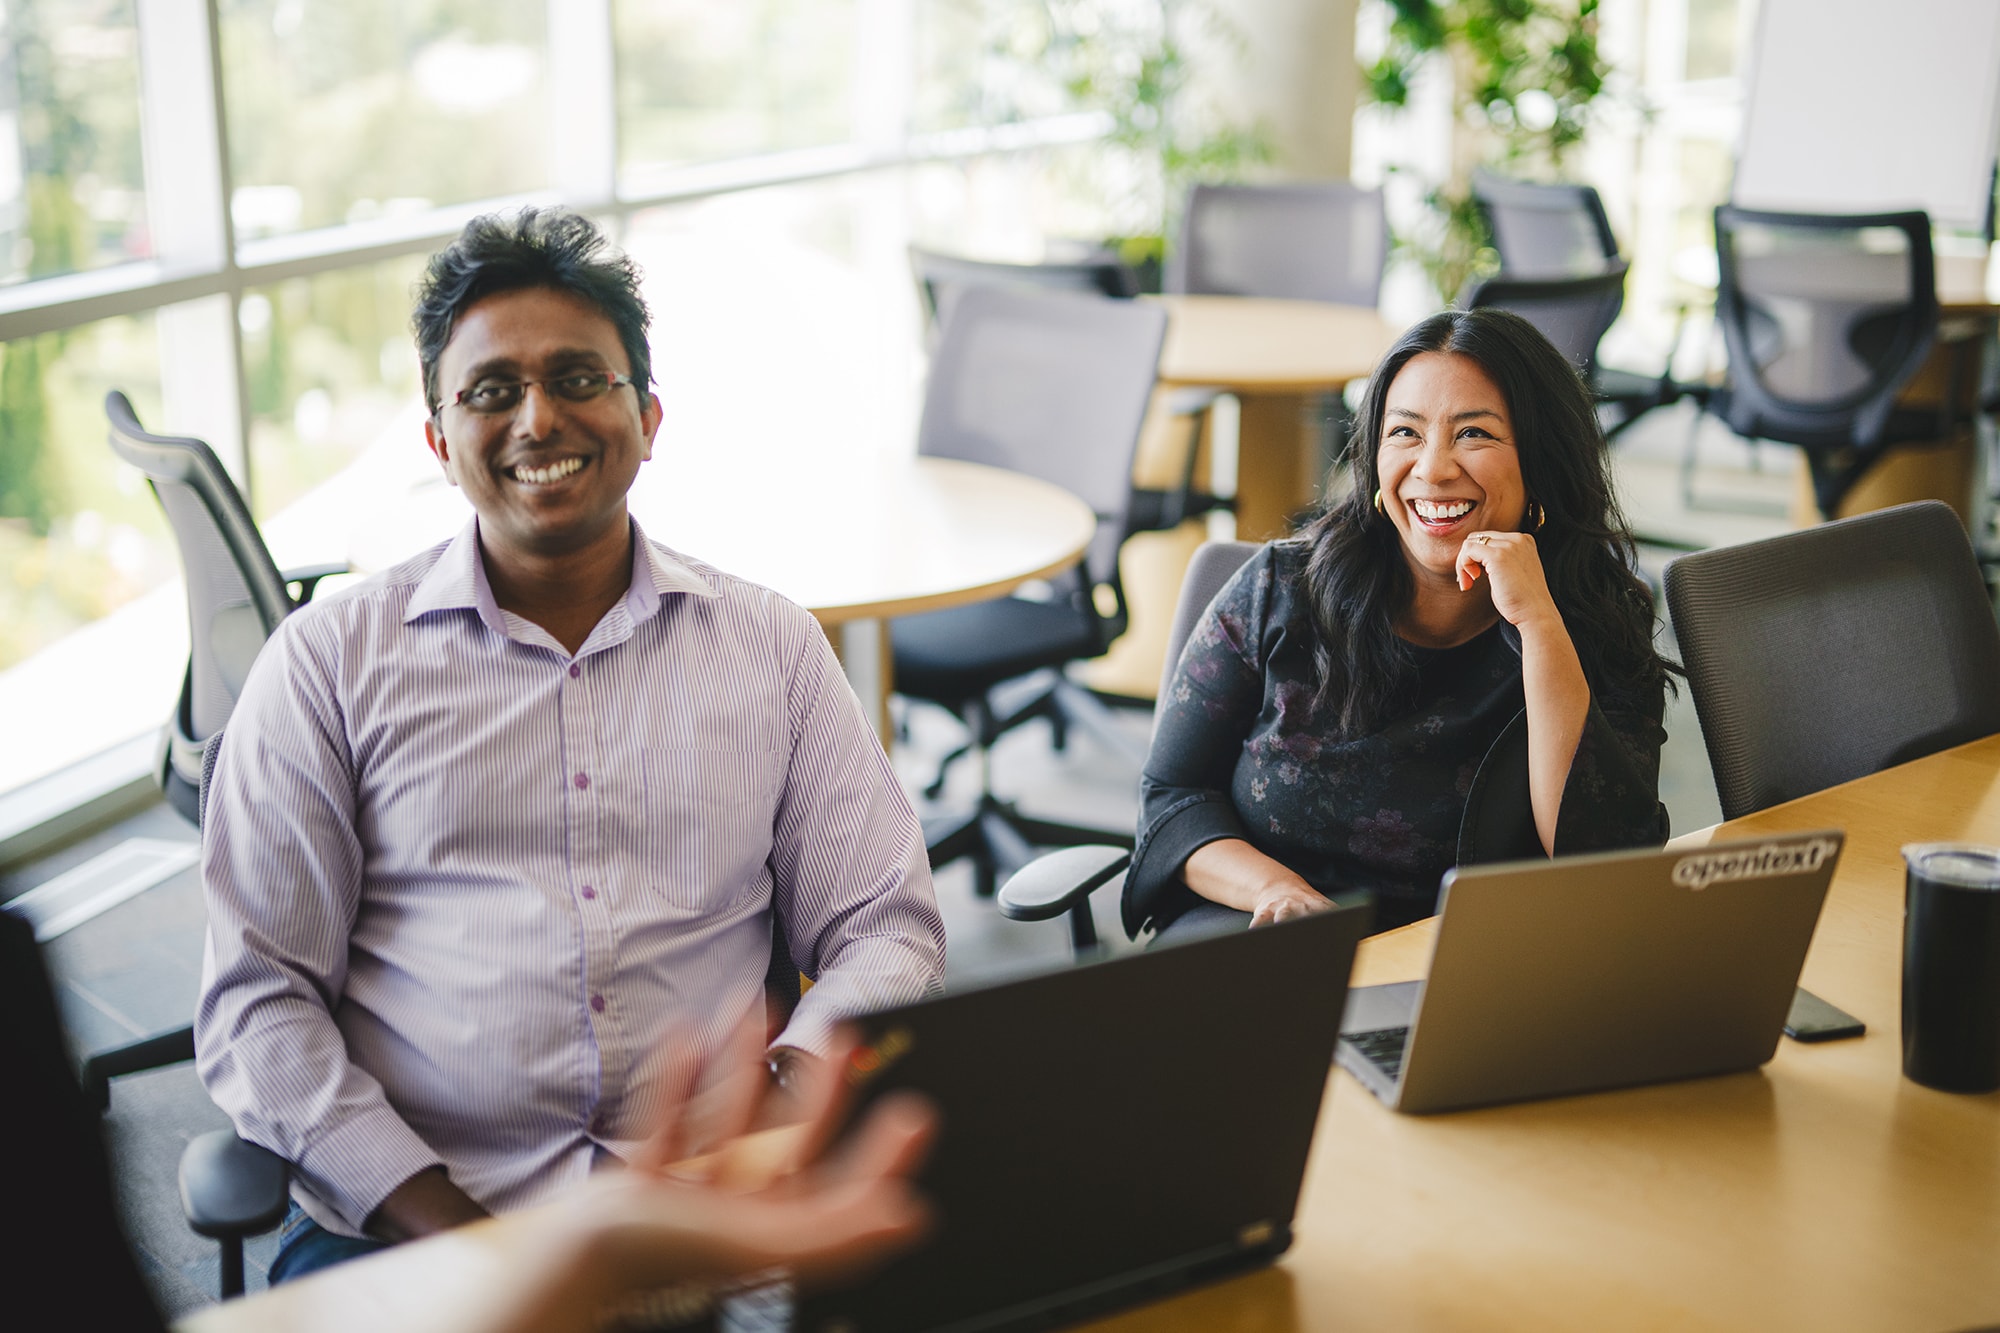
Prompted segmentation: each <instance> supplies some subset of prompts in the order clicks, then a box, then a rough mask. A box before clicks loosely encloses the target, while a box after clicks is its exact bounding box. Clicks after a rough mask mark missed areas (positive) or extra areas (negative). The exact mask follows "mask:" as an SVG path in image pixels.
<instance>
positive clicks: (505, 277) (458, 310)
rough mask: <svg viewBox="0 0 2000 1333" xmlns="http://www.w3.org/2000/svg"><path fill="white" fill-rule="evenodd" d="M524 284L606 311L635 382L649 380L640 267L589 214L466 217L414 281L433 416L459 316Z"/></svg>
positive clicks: (420, 355)
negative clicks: (454, 237) (441, 365)
mask: <svg viewBox="0 0 2000 1333" xmlns="http://www.w3.org/2000/svg"><path fill="white" fill-rule="evenodd" d="M527 287H547V288H551V289H553V290H555V291H559V292H568V293H570V294H571V295H573V296H577V297H581V298H582V299H583V300H585V301H588V302H589V303H590V304H591V305H594V306H596V307H597V308H598V309H599V310H601V311H603V312H604V317H605V318H606V319H608V320H610V321H611V324H612V327H614V328H616V329H617V330H618V341H620V342H621V343H623V344H625V355H626V357H627V359H629V360H630V361H631V363H632V380H633V383H635V384H637V385H638V386H639V387H640V389H641V390H642V391H643V390H645V389H648V388H650V387H651V386H652V383H653V355H652V352H651V350H650V349H649V348H648V346H647V343H646V329H647V326H648V325H650V324H651V323H652V320H653V317H652V315H651V313H650V312H648V311H647V309H646V301H645V298H644V297H642V296H640V295H639V270H638V269H637V268H636V267H635V266H634V265H633V263H632V261H631V260H630V259H628V258H626V257H625V256H624V255H622V254H618V253H616V252H614V251H613V250H612V249H611V245H610V242H608V241H606V240H605V239H604V233H603V232H601V231H599V230H598V229H597V227H596V225H595V224H594V223H592V222H591V221H590V219H589V218H586V217H582V216H580V215H578V214H575V213H572V212H570V211H569V210H568V209H564V208H524V209H522V210H521V211H520V212H518V213H514V214H511V215H509V214H503V213H487V214H484V215H482V216H480V217H476V218H474V219H473V220H472V221H470V222H468V223H466V224H465V230H464V231H462V232H460V233H459V234H458V239H457V240H455V241H453V242H452V243H451V244H450V245H448V246H446V247H445V248H444V249H442V250H440V251H438V252H437V253H436V254H434V255H432V256H431V262H430V266H429V267H428V268H426V269H425V270H424V277H423V281H422V282H420V283H418V284H417V308H416V312H415V313H414V314H413V315H412V316H411V317H410V324H411V327H412V328H413V329H414V330H415V332H416V335H417V360H418V362H419V363H420V364H421V365H422V366H423V372H424V402H425V404H426V405H427V406H428V407H429V408H430V410H431V412H432V414H433V415H435V414H436V413H437V412H438V410H439V409H440V408H441V407H442V406H443V402H442V399H441V396H440V391H439V388H438V382H437V367H438V359H439V358H440V357H442V356H443V355H444V349H445V344H446V343H448V342H450V341H451V334H452V330H453V329H454V328H456V327H457V325H458V320H459V316H461V315H463V314H464V313H465V312H466V311H467V310H469V309H471V308H472V305H473V303H474V302H476V301H478V300H480V299H482V298H483V297H488V296H491V295H493V294H494V293H495V292H508V291H516V290H519V289H521V288H527Z"/></svg>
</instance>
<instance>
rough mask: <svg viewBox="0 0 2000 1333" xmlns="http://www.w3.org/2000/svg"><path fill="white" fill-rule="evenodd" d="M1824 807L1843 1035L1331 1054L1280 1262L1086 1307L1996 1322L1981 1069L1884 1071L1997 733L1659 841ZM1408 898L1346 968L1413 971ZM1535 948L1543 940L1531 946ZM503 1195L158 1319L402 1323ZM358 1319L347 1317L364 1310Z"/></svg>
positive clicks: (1825, 970) (1297, 1316) (1279, 1326)
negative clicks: (1439, 1090) (1523, 1093)
mask: <svg viewBox="0 0 2000 1333" xmlns="http://www.w3.org/2000/svg"><path fill="white" fill-rule="evenodd" d="M1823 827H1830V828H1844V829H1846V830H1847V834H1848V837H1847V848H1846V852H1845V854H1844V855H1843V857H1842V859H1841V864H1840V868H1839V871H1838V873H1837V874H1836V875H1835V876H1834V881H1833V887H1832V889H1831V891H1830V893H1829V896H1828V898H1827V904H1826V909H1825V913H1824V915H1823V916H1822V918H1821V921H1820V925H1819V929H1818V931H1817V933H1816V934H1815V936H1814V939H1813V945H1812V950H1811V952H1810V954H1809V955H1808V957H1807V960H1806V967H1805V977H1804V982H1805V984H1806V985H1807V986H1808V987H1810V988H1811V989H1813V990H1815V991H1817V992H1818V993H1819V994H1821V995H1823V996H1825V997H1826V998H1827V999H1828V1000H1831V1001H1832V1002H1833V1003H1835V1004H1837V1005H1839V1006H1840V1007H1842V1008H1844V1009H1847V1010H1849V1011H1850V1012H1852V1013H1855V1014H1857V1015H1859V1016H1860V1017H1862V1018H1863V1019H1865V1020H1866V1021H1867V1023H1868V1025H1869V1031H1868V1035H1867V1036H1865V1037H1863V1038H1861V1039H1860V1040H1856V1041H1843V1042H1833V1043H1828V1044H1826V1045H1821V1046H1803V1045H1799V1044H1797V1043H1794V1042H1789V1041H1787V1042H1781V1043H1780V1045H1779V1050H1778V1054H1777V1057H1776V1058H1775V1059H1774V1060H1773V1061H1772V1062H1771V1063H1770V1064H1769V1065H1767V1066H1766V1067H1765V1068H1764V1069H1763V1070H1761V1071H1756V1072H1752V1073H1748V1074H1736V1075H1730V1076H1728V1077H1724V1078H1712V1079H1701V1080H1696V1081H1693V1082H1687V1083H1677V1084H1668V1085H1665V1086H1661V1087H1653V1088H1634V1089H1626V1090H1622V1091H1618V1092H1610V1093H1599V1094H1595V1095H1590V1096H1583V1097H1570V1098H1564V1099H1561V1100H1557V1101H1550V1102H1539V1103H1532V1104H1529V1105H1524V1106H1511V1107H1494V1108H1489V1109H1486V1110H1479V1111H1466V1112H1459V1113H1456V1114H1450V1115H1441V1116H1433V1117H1412V1116H1399V1115H1397V1114H1395V1113H1394V1112H1391V1111H1389V1110H1387V1109H1385V1108H1384V1107H1383V1106H1382V1105H1381V1104H1380V1103H1379V1102H1377V1101H1376V1100H1375V1099H1374V1098H1373V1097H1371V1096H1369V1095H1368V1093H1367V1092H1365V1091H1364V1090H1363V1089H1362V1088H1361V1087H1360V1086H1359V1085H1357V1084H1356V1083H1355V1082H1354V1081H1353V1080H1352V1079H1351V1078H1349V1077H1348V1076H1347V1075H1346V1074H1344V1073H1338V1074H1336V1075H1335V1076H1334V1078H1333V1086H1332V1087H1331V1089H1330V1093H1331V1095H1330V1096H1329V1097H1328V1099H1327V1104H1326V1108H1325V1110H1324V1112H1323V1113H1322V1115H1321V1120H1320V1126H1319V1131H1318V1135H1317V1137H1316V1139H1315V1140H1314V1146H1313V1157H1312V1162H1311V1164H1310V1166H1309V1168H1308V1172H1307V1179H1306V1187H1305V1195H1304V1198H1303V1201H1302V1203H1301V1207H1300V1212H1299V1217H1298V1220H1297V1231H1298V1241H1297V1244H1296V1245H1295V1246H1294V1248H1293V1249H1292V1251H1291V1253H1290V1254H1288V1255H1287V1256H1286V1257H1285V1259H1284V1260H1283V1262H1281V1263H1280V1264H1279V1265H1278V1266H1276V1267H1275V1268H1272V1269H1268V1270H1265V1271H1263V1272H1260V1273H1256V1274H1252V1275H1250V1276H1248V1277H1244V1278H1239V1279H1236V1280H1234V1281H1230V1282H1226V1283H1222V1284H1219V1285H1217V1286H1214V1287H1209V1288H1206V1289H1203V1290H1201V1291H1196V1292H1192V1293H1189V1294H1187V1295H1184V1296H1180V1297H1177V1298H1175V1299H1173V1300H1170V1301H1167V1302H1163V1303H1161V1304H1157V1305H1152V1306H1148V1307H1145V1308H1142V1309H1138V1310H1134V1311H1130V1312H1128V1313H1126V1314H1123V1315H1120V1316H1117V1317H1114V1318H1112V1319H1108V1320H1104V1321H1101V1322H1099V1323H1096V1324H1093V1325H1090V1327H1091V1328H1092V1329H1094V1330H1098V1333H1138V1331H1139V1330H1147V1331H1148V1333H1159V1331H1163V1330H1164V1331H1171V1333H1178V1331H1179V1330H1187V1331H1188V1333H1196V1331H1197V1330H1199V1331H1201V1333H1207V1331H1208V1330H1214V1329H1233V1330H1243V1331H1245V1333H1249V1331H1253V1330H1254V1331H1255V1333H1285V1331H1286V1330H1313V1331H1314V1333H1317V1331H1318V1330H1328V1329H1370V1328H1387V1329H1399V1330H1401V1329H1427V1328H1435V1329H1450V1330H1462V1329H1509V1330H1512V1329H1523V1328H1537V1329H1549V1328H1554V1329H1572V1328H1573V1329H1591V1330H1596V1329H1603V1328H1623V1327H1634V1326H1643V1327H1655V1328H1674V1329H1686V1328H1694V1329H1771V1328H1812V1329H1868V1330H1882V1329H1928V1330H1937V1331H1939V1333H1942V1331H1943V1330H1951V1329H1964V1328H1969V1327H1971V1326H1974V1325H1980V1324H1991V1323H1993V1322H1995V1321H2000V1094H1993V1095H1989V1096H1984V1097H1965V1096H1954V1095H1952V1094H1949V1093H1942V1092H1933V1091H1931V1090H1929V1089H1927V1088H1922V1087H1918V1086H1917V1085H1916V1084H1914V1083H1910V1082H1909V1081H1907V1080H1905V1079H1903V1078H1902V1077H1901V1074H1900V1067H1901V1065H1900V1061H1901V1052H1900V1045H1899V1040H1898V1037H1897V1031H1898V1021H1899V1020H1898V1013H1899V1003H1900V1002H1899V975H1900V973H1899V969H1900V962H1899V959H1900V941H1901V931H1902V927H1901V917H1902V882H1903V871H1902V862H1901V859H1900V857H1899V855H1898V849H1899V848H1900V847H1901V846H1902V845H1903V844H1904V843H1906V842H1915V841H1930V840H1943V839H1954V840H1955V839H1966V840H1980V841H1987V842H1996V841H2000V737H1995V738H1991V739H1988V740H1985V741H1979V742H1975V743H1974V744H1971V745H1967V746H1962V747H1960V748H1958V749H1956V750H1950V751H1946V752H1945V753H1943V754H1939V755H1933V756H1931V757H1930V758H1927V759H1921V760H1918V761H1916V762H1915V763H1911V764H1906V765H1903V766H1902V767H1900V768H1896V769H1892V770H1890V771H1888V772H1885V773H1879V774H1876V775H1874V776H1873V777H1868V778H1863V779H1861V780H1860V781H1857V782H1852V783H1848V784H1846V785H1845V786H1842V787H1836V788H1834V789H1832V790H1830V791H1826V792H1821V793H1819V794H1817V795H1814V796H1809V797H1806V798H1804V799H1802V800H1798V801H1793V802H1791V803H1789V804H1787V805H1782V806H1777V807H1775V808H1773V809H1770V810H1766V811H1763V812H1761V813H1759V814H1756V815H1751V816H1749V817H1747V818H1744V819H1740V820H1736V821H1733V822H1731V823H1728V824H1723V825H1720V826H1718V827H1716V828H1714V829H1705V830H1702V831H1700V832H1698V833H1694V834H1690V835H1688V836H1687V837H1686V838H1684V839H1682V841H1683V842H1685V843H1687V844H1690V845H1698V844H1700V843H1703V842H1706V841H1709V840H1711V839H1714V838H1720V837H1730V836H1737V835H1742V836H1750V835H1757V834H1765V833H1774V832H1780V831H1790V830H1802V829H1813V828H1823ZM1432 933H1433V932H1432V928H1431V926H1430V924H1429V923H1419V924H1418V925H1415V926H1411V927H1407V928H1405V929H1403V930H1400V931H1395V932H1392V933H1390V934H1388V935H1384V936H1380V937H1378V938H1376V939H1374V940H1371V941H1369V942H1367V943H1366V944H1364V945H1363V946H1362V952H1361V955H1360V957H1359V959H1358V960H1357V963H1356V969H1355V980H1356V982H1357V984H1362V985H1367V984H1373V983H1376V982H1383V981H1396V980H1405V979H1409V978H1413V977H1417V976H1421V975H1422V974H1423V973H1424V971H1425V970H1426V968H1427V966H1428V960H1429V945H1430V940H1431V938H1432ZM1551 965H1552V966H1556V965H1560V960H1556V959H1552V960H1551ZM511 1234H512V1233H510V1231H509V1228H508V1226H507V1224H506V1222H505V1221H501V1222H494V1223H485V1224H482V1225H481V1226H480V1227H478V1228H474V1229H468V1230H467V1231H464V1232H462V1233H458V1234H455V1235H453V1236H449V1237H444V1238H441V1239H440V1240H437V1241H431V1242H426V1243H425V1244H423V1245H421V1246H411V1247H407V1248H405V1249H402V1250H398V1251H393V1252H391V1253H390V1254H388V1255H385V1256H382V1257H380V1258H377V1259H372V1260H368V1261H366V1262H364V1263H361V1264H358V1265H355V1266H353V1267H351V1268H348V1269H344V1270H337V1271H336V1272H334V1273H330V1274H327V1275H325V1276H323V1277H321V1278H317V1279H314V1280H313V1281H312V1282H311V1283H310V1284H308V1285H303V1286H298V1287H292V1288H286V1289H282V1290H280V1291H279V1292H277V1293H275V1294H273V1295H270V1296H263V1297H256V1298H252V1299H250V1300H248V1301H243V1302H238V1303H236V1304H234V1305H231V1306H223V1307H217V1308H216V1309H213V1310H210V1311H207V1312H204V1313H203V1314H201V1315H198V1316H195V1317H194V1318H191V1319H189V1320H187V1321H185V1322H184V1323H183V1324H182V1325H181V1328H182V1330H183V1333H232V1331H233V1330H239V1329H241V1330H248V1329H252V1328H256V1329H263V1330H305V1329H320V1328H327V1329H332V1328H346V1327H367V1328H369V1330H370V1333H391V1330H395V1329H405V1328H407V1329H419V1328H422V1327H424V1322H423V1317H424V1315H425V1314H426V1313H429V1312H436V1311H438V1310H439V1309H441V1308H447V1307H448V1304H449V1301H450V1297H451V1293H452V1292H453V1291H459V1292H462V1291H464V1290H466V1289H468V1288H467V1287H466V1285H464V1284H467V1283H471V1282H476V1281H478V1280H480V1278H481V1277H482V1275H488V1274H491V1273H492V1272H494V1271H496V1268H497V1266H499V1265H502V1264H504V1263H506V1262H508V1261H509V1259H510V1256H511V1251H510V1249H509V1248H508V1247H509V1245H510V1243H511V1242H510V1240H509V1237H510V1235H511ZM364 1321H366V1322H365V1323H364Z"/></svg>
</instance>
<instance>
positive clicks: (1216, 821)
mask: <svg viewBox="0 0 2000 1333" xmlns="http://www.w3.org/2000/svg"><path fill="white" fill-rule="evenodd" d="M1272 570H1273V557H1272V548H1271V547H1269V546H1267V547H1265V548H1264V549H1263V550H1262V551H1260V552H1258V553H1257V555H1255V556H1253V557H1252V558H1251V559H1250V561H1249V562H1248V563H1246V564H1245V565H1244V566H1243V568H1242V569H1240V570H1238V571H1237V573H1236V575H1235V577H1234V578H1232V579H1231V580H1230V582H1229V583H1228V584H1226V585H1225V586H1224V587H1223V589H1222V591H1221V592H1219V593H1217V594H1216V597H1215V600H1214V601H1213V602H1212V603H1210V604H1209V608H1208V610H1207V611H1206V612H1205V613H1204V614H1203V616H1202V618H1201V620H1200V621H1199V622H1198V623H1197V624H1196V625H1195V628H1194V631H1193V633H1191V634H1190V635H1189V636H1188V641H1187V645H1186V647H1184V648H1183V649H1182V650H1181V657H1180V661H1179V663H1178V664H1177V665H1176V666H1175V668H1174V675H1173V679H1172V681H1171V682H1170V683H1169V684H1168V686H1167V693H1166V697H1165V698H1163V699H1161V700H1160V702H1159V712H1158V720H1157V725H1156V726H1155V728H1154V731H1153V745H1152V749H1151V750H1150V751H1149V752H1148V753H1147V756H1146V767H1145V770H1144V772H1143V773H1142V774H1141V776H1140V780H1139V799H1140V812H1139V836H1138V840H1137V842H1138V845H1137V846H1136V847H1135V848H1134V850H1133V852H1132V867H1131V869H1130V870H1129V871H1128V872H1127V873H1126V876H1125V894H1124V898H1123V901H1122V903H1121V910H1122V914H1123V919H1124V925H1125V930H1126V933H1127V934H1129V935H1132V936H1134V937H1136V936H1137V935H1138V933H1139V931H1140V930H1142V929H1144V928H1145V927H1146V926H1147V925H1148V924H1152V925H1162V924H1164V923H1166V922H1167V921H1170V920H1172V919H1173V918H1174V917H1177V916H1179V915H1180V914H1181V913H1182V912H1184V911H1186V910H1187V909H1188V908H1189V907H1192V906H1193V905H1194V904H1195V903H1196V902H1198V901H1199V900H1198V899H1197V898H1196V897H1195V895H1194V893H1193V891H1192V890H1190V889H1189V888H1188V887H1187V886H1186V884H1184V883H1183V882H1182V881H1181V877H1180V876H1181V867H1182V866H1184V865H1186V864H1187V859H1188V857H1189V856H1191V855H1193V854H1194V852H1195V851H1196V850H1198V849H1199V848H1201V847H1203V846H1205V845H1206V844H1208V843H1211V842H1216V841H1219V840H1221V839H1223V838H1243V837H1245V833H1244V829H1243V822H1242V819H1241V818H1240V817H1239V816H1238V814H1237V809H1236V801H1235V798H1234V797H1233V796H1232V795H1231V792H1230V786H1231V783H1232V782H1233V781H1234V778H1235V773H1236V765H1237V761H1238V760H1239V759H1240V758H1241V757H1242V754H1243V742H1244V740H1245V738H1246V737H1248V736H1249V734H1250V729H1251V726H1252V724H1253V723H1255V721H1256V719H1257V715H1258V713H1259V711H1260V710H1261V709H1262V708H1263V706H1264V661H1263V640H1264V627H1265V621H1266V619H1267V617H1268V614H1269V604H1270V597H1271V588H1272V579H1273V572H1272Z"/></svg>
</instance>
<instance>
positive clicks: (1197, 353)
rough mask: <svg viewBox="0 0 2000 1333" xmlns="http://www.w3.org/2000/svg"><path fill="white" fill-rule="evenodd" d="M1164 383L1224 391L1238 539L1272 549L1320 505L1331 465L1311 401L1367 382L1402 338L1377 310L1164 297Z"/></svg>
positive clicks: (1235, 298) (1244, 299)
mask: <svg viewBox="0 0 2000 1333" xmlns="http://www.w3.org/2000/svg"><path fill="white" fill-rule="evenodd" d="M1158 299H1159V300H1160V301H1161V302H1162V303H1163V304H1165V305H1166V307H1167V312H1168V320H1167V341H1166V346H1165V347H1164V348H1162V349H1161V351H1160V382H1161V383H1163V384H1172V385H1208V386H1211V387H1213V388H1218V389H1227V390H1228V391H1229V392H1230V393H1232V394H1234V395H1235V396H1236V398H1237V400H1238V401H1239V402H1240V403H1241V404H1242V406H1243V411H1242V419H1241V425H1240V426H1239V427H1238V429H1237V460H1236V535H1237V536H1238V537H1239V538H1240V539H1242V540H1244V541H1269V540H1270V539H1272V538H1273V537H1282V536H1284V535H1285V534H1286V532H1287V531H1289V529H1290V521H1291V517H1292V515H1293V514H1295V513H1297V512H1299V511H1300V510H1301V509H1303V508H1305V507H1306V506H1308V505H1310V504H1311V503H1312V502H1313V501H1314V500H1316V499H1318V498H1319V494H1320V488H1321V486H1322V485H1323V484H1324V483H1325V480H1326V479H1325V477H1324V476H1323V475H1322V474H1323V472H1324V470H1325V466H1326V460H1324V459H1322V458H1321V457H1320V448H1319V431H1318V430H1317V429H1316V428H1315V427H1314V426H1313V425H1312V423H1311V421H1310V418H1309V416H1308V408H1309V406H1310V400H1311V399H1312V398H1313V397H1314V396H1316V395H1318V394H1323V393H1330V392H1332V393H1337V392H1339V391H1340V390H1342V389H1344V388H1346V387H1347V386H1348V384H1350V383H1352V382H1353V381H1355V380H1358V379H1364V378H1366V377H1367V376H1368V374H1369V373H1370V372H1371V371H1373V370H1374V369H1375V363H1376V362H1377V361H1379V360H1381V359H1382V354H1383V353H1384V352H1386V351H1388V350H1389V348H1390V346H1391V345H1392V344H1393V343H1394V342H1395V341H1396V335H1397V333H1398V330H1397V329H1395V328H1393V327H1392V326H1391V325H1389V324H1388V323H1387V322H1386V321H1385V320H1383V318H1382V317H1381V316H1380V315H1378V314H1376V313H1375V311H1374V309H1373V308H1371V307H1364V306H1348V305H1330V304H1327V303H1324V302H1320V301H1269V300H1259V299H1253V298H1250V297H1241V296H1162V297H1160V298H1158Z"/></svg>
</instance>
